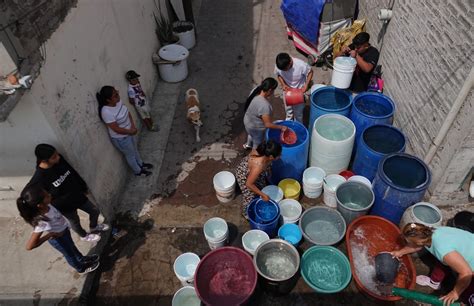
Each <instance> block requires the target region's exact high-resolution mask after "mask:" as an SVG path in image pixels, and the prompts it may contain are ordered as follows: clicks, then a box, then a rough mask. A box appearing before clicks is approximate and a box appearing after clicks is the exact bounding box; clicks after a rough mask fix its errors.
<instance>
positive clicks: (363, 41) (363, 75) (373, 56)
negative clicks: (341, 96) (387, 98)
mask: <svg viewBox="0 0 474 306" xmlns="http://www.w3.org/2000/svg"><path fill="white" fill-rule="evenodd" d="M369 39H370V35H369V33H367V32H361V33H359V34H357V35H356V36H354V39H352V44H350V45H349V46H345V47H343V48H342V50H341V53H340V54H339V55H346V56H352V57H353V58H355V60H356V61H357V66H356V69H355V71H354V74H353V76H352V81H351V85H350V87H349V89H350V90H352V91H354V92H361V91H366V90H367V87H368V86H369V82H370V77H371V76H372V72H373V70H374V68H375V66H377V62H378V61H379V51H378V50H377V49H376V48H374V47H372V46H371V45H370V44H369ZM339 55H338V56H339Z"/></svg>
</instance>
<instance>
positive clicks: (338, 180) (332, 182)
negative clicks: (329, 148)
mask: <svg viewBox="0 0 474 306" xmlns="http://www.w3.org/2000/svg"><path fill="white" fill-rule="evenodd" d="M345 181H346V179H345V178H344V177H343V176H342V175H339V174H330V175H328V176H326V178H325V179H324V196H323V201H324V204H326V205H327V206H329V207H331V208H336V207H337V200H336V189H337V187H339V185H341V184H342V183H344V182H345Z"/></svg>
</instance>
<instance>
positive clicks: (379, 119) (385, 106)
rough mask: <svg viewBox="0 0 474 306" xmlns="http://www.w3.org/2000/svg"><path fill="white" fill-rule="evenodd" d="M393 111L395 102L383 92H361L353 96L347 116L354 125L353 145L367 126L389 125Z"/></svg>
mask: <svg viewBox="0 0 474 306" xmlns="http://www.w3.org/2000/svg"><path fill="white" fill-rule="evenodd" d="M394 112H395V104H394V103H393V101H392V99H390V98H389V97H387V96H386V95H384V94H381V93H376V92H363V93H360V94H358V95H357V96H355V98H354V99H353V100H352V109H351V113H350V116H349V118H350V119H351V120H352V122H354V125H355V127H356V135H355V145H356V146H357V143H358V142H359V138H360V135H361V134H362V132H363V131H364V130H365V129H366V128H367V127H369V126H372V125H375V124H389V125H391V124H392V123H393V113H394Z"/></svg>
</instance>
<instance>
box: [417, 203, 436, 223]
mask: <svg viewBox="0 0 474 306" xmlns="http://www.w3.org/2000/svg"><path fill="white" fill-rule="evenodd" d="M413 214H414V215H415V216H416V217H417V218H418V219H420V220H421V221H423V222H425V223H426V224H435V223H437V222H439V220H440V219H441V217H440V215H439V213H438V212H437V211H436V210H434V209H433V208H431V207H429V206H424V205H417V206H415V207H413Z"/></svg>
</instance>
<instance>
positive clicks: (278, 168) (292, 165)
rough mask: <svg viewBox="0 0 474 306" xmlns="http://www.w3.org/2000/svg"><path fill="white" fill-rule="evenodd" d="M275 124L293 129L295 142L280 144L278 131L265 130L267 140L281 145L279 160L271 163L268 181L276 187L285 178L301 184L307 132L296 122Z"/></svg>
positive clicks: (306, 151) (304, 167) (307, 139)
mask: <svg viewBox="0 0 474 306" xmlns="http://www.w3.org/2000/svg"><path fill="white" fill-rule="evenodd" d="M275 124H277V125H284V126H287V127H289V128H291V129H293V131H295V133H296V136H297V141H296V143H294V144H292V145H287V144H283V143H281V142H280V132H281V131H280V130H277V129H268V130H267V139H272V140H274V141H275V142H278V143H281V145H282V153H281V158H279V159H277V160H275V161H273V162H272V175H271V177H270V181H271V183H272V184H273V185H278V183H279V182H280V181H281V180H282V179H285V178H292V179H295V180H297V181H299V182H301V180H302V178H303V172H304V170H305V169H306V165H307V162H308V150H309V134H308V130H307V129H306V128H305V127H304V125H302V124H301V123H299V122H296V121H277V122H275Z"/></svg>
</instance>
